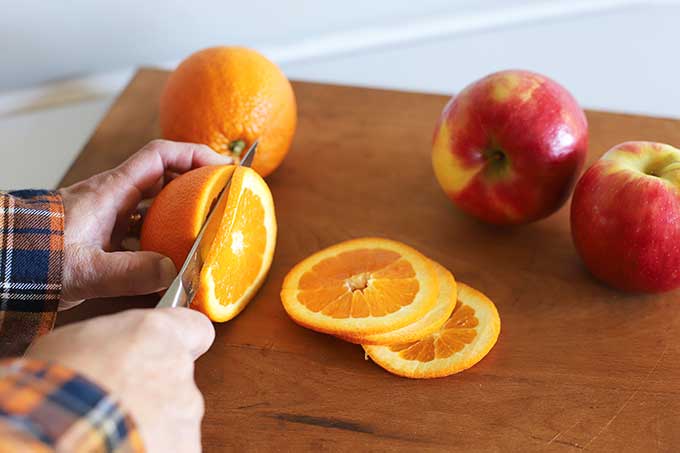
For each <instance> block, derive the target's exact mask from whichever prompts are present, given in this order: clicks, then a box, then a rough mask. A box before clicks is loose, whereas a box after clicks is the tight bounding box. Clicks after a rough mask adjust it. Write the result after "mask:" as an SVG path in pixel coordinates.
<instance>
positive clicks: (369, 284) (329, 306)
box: [297, 249, 420, 318]
mask: <svg viewBox="0 0 680 453" xmlns="http://www.w3.org/2000/svg"><path fill="white" fill-rule="evenodd" d="M299 287H300V291H299V293H298V296H297V297H298V300H299V301H300V303H302V304H303V305H305V306H306V307H307V308H308V309H309V310H311V311H313V312H321V313H323V314H325V315H327V316H331V317H334V318H350V317H351V318H366V317H369V316H384V315H386V314H389V313H394V312H396V311H397V310H399V309H401V308H402V307H404V306H406V305H409V304H410V303H412V302H413V299H414V298H415V296H416V294H417V293H418V290H419V288H420V285H419V283H418V280H417V279H416V273H415V270H414V269H413V267H412V266H411V264H410V263H409V262H407V261H406V260H404V259H403V258H402V257H401V255H400V254H398V253H396V252H393V251H390V250H370V249H360V250H353V251H349V252H344V253H340V254H339V255H337V256H335V257H333V258H328V259H326V260H324V261H321V262H320V263H318V264H316V265H315V266H314V267H313V268H312V269H311V270H309V271H308V272H306V273H305V274H303V275H302V277H301V278H300V285H299Z"/></svg>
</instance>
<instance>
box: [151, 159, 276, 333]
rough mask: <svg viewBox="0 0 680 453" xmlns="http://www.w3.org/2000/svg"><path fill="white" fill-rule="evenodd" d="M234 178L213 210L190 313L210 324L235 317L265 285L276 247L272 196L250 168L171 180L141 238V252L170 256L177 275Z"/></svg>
mask: <svg viewBox="0 0 680 453" xmlns="http://www.w3.org/2000/svg"><path fill="white" fill-rule="evenodd" d="M232 173H233V178H232V180H231V184H230V186H229V188H228V193H227V196H226V197H225V198H223V199H222V202H221V204H220V206H216V207H215V215H214V216H213V217H212V219H213V221H212V222H211V224H210V225H208V227H207V230H206V238H213V240H212V242H210V241H208V242H206V243H205V244H206V246H204V248H203V249H201V251H200V254H201V258H202V259H203V262H204V265H203V268H202V271H201V275H200V286H199V290H198V292H197V294H196V296H195V298H194V300H193V303H192V308H196V309H198V310H200V311H203V312H204V313H206V314H207V315H208V316H209V317H210V319H212V320H213V321H220V322H221V321H227V320H229V319H231V318H233V317H234V316H236V315H237V314H238V313H239V312H240V311H241V310H242V309H243V308H244V307H245V306H246V304H247V303H248V302H249V301H250V300H251V299H252V297H253V296H254V294H255V292H256V291H257V290H258V288H259V287H260V286H261V285H262V283H263V282H264V279H265V277H266V275H267V272H268V271H269V268H270V266H271V262H272V258H273V256H274V247H275V245H276V217H275V214H274V202H273V200H272V196H271V192H270V191H269V188H268V187H267V184H266V183H265V182H264V180H263V179H262V178H261V177H260V176H259V175H258V174H257V173H256V172H255V171H253V170H251V169H249V168H243V167H238V168H235V167H234V166H228V167H203V168H199V169H196V170H192V171H190V172H188V173H185V174H184V175H182V176H180V177H178V178H177V179H175V180H173V181H172V182H171V183H170V184H168V185H167V186H166V187H165V188H163V190H162V191H161V192H160V193H159V194H158V196H157V197H156V198H155V200H154V202H153V204H152V205H151V207H150V208H149V211H148V213H147V215H146V218H145V220H144V224H143V226H142V233H141V246H142V249H143V250H150V251H155V252H158V253H161V254H164V255H166V256H169V257H170V258H171V259H172V260H173V262H174V263H175V266H176V267H177V268H178V269H179V268H180V267H181V266H182V264H183V263H184V260H185V259H186V256H187V254H188V253H189V250H190V248H191V246H192V245H193V242H194V240H195V239H196V236H197V235H198V233H199V231H200V229H201V227H202V225H203V223H204V222H205V219H206V217H207V215H208V212H209V211H210V208H211V206H212V204H213V203H214V202H215V199H216V197H217V196H218V194H219V193H220V191H221V190H222V188H224V185H225V184H226V181H227V180H228V178H229V176H230V175H231V174H232Z"/></svg>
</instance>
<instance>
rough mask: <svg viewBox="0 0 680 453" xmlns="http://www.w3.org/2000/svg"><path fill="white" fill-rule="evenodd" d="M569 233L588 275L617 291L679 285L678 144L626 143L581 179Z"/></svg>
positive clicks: (655, 289)
mask: <svg viewBox="0 0 680 453" xmlns="http://www.w3.org/2000/svg"><path fill="white" fill-rule="evenodd" d="M571 233H572V237H573V239H574V245H575V246H576V250H577V251H578V253H579V255H580V256H581V258H582V259H583V261H584V263H585V265H586V267H587V268H588V269H589V270H590V272H592V274H593V275H595V277H597V278H599V279H600V280H602V281H604V282H605V283H607V284H609V285H611V286H613V287H614V288H618V289H622V290H625V291H633V292H645V293H657V292H663V291H670V290H672V289H675V288H679V287H680V150H679V149H676V148H674V147H672V146H670V145H664V144H662V143H652V142H627V143H622V144H620V145H617V146H615V147H613V148H612V149H610V150H609V151H607V153H606V154H605V155H604V156H602V158H601V159H600V160H598V161H597V162H595V164H593V166H591V167H590V168H589V169H588V170H587V171H586V172H585V173H584V174H583V176H582V177H581V179H580V180H579V181H578V183H577V185H576V189H575V191H574V197H573V199H572V202H571Z"/></svg>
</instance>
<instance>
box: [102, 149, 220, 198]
mask: <svg viewBox="0 0 680 453" xmlns="http://www.w3.org/2000/svg"><path fill="white" fill-rule="evenodd" d="M231 162H232V159H231V158H230V157H228V156H223V155H221V154H218V153H216V152H215V151H213V150H212V149H211V148H210V147H208V146H205V145H198V144H195V143H180V142H171V141H167V140H154V141H152V142H149V144H147V145H146V146H144V148H142V149H141V150H139V151H138V152H137V153H135V154H134V155H133V156H132V157H130V158H129V159H128V160H126V161H125V162H123V163H122V164H121V165H120V166H119V167H118V168H116V170H114V171H118V172H120V173H121V174H122V175H123V176H124V178H125V179H126V182H127V183H129V184H131V185H133V186H134V187H136V188H137V189H138V190H139V192H140V193H145V192H147V191H148V190H149V189H151V188H152V187H154V184H156V183H157V181H158V180H159V179H160V178H162V177H163V174H164V173H165V172H167V171H169V172H174V173H184V172H186V171H188V170H191V169H193V168H198V167H203V166H205V165H226V164H230V163H231Z"/></svg>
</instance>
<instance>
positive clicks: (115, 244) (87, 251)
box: [59, 140, 231, 310]
mask: <svg viewBox="0 0 680 453" xmlns="http://www.w3.org/2000/svg"><path fill="white" fill-rule="evenodd" d="M229 163H231V158H229V157H226V156H222V155H220V154H217V153H216V152H214V151H213V150H212V149H210V148H209V147H207V146H204V145H196V144H191V143H177V142H170V141H165V140H154V141H152V142H150V143H149V144H147V145H146V146H144V147H143V148H142V149H141V150H139V151H138V152H137V153H135V154H134V155H133V156H131V157H130V158H129V159H128V160H126V161H125V162H123V163H122V164H121V165H120V166H118V167H116V168H114V169H113V170H109V171H106V172H104V173H100V174H98V175H95V176H93V177H91V178H89V179H86V180H85V181H81V182H79V183H76V184H74V185H72V186H69V187H66V188H63V189H60V193H61V195H62V198H63V201H64V219H65V227H64V272H63V278H62V281H63V289H62V297H61V299H62V300H61V302H60V304H59V309H60V310H63V309H66V308H70V307H72V306H74V305H77V304H78V303H80V302H81V301H82V300H83V299H88V298H94V297H114V296H126V295H141V294H150V293H154V292H157V291H160V290H162V289H165V288H167V287H168V286H169V285H170V283H171V282H172V280H173V279H174V278H175V275H176V273H177V270H176V269H175V265H174V264H173V262H172V260H170V259H169V258H166V257H164V256H163V255H160V254H158V253H153V252H129V251H121V244H120V242H121V241H122V239H123V237H124V235H125V233H126V231H127V227H128V220H129V216H130V213H132V212H133V211H134V209H135V207H136V206H137V204H138V203H139V202H140V201H141V200H142V199H145V198H150V197H153V196H155V195H156V194H157V193H158V192H159V191H160V190H161V188H162V187H163V184H164V182H165V180H166V179H167V178H168V177H171V176H172V175H174V174H177V173H184V172H186V171H188V170H191V169H193V168H197V167H201V166H204V165H225V164H229Z"/></svg>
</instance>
